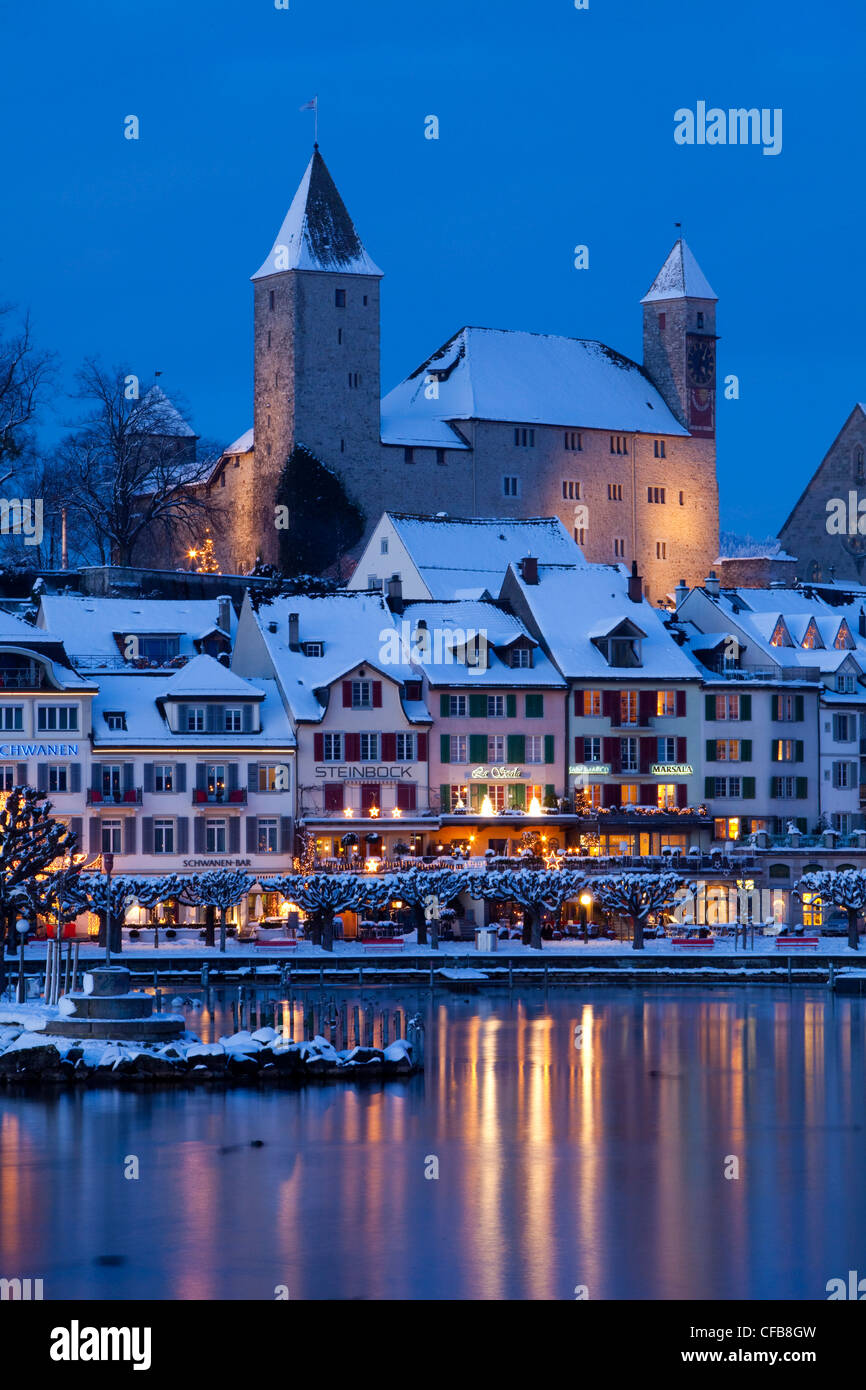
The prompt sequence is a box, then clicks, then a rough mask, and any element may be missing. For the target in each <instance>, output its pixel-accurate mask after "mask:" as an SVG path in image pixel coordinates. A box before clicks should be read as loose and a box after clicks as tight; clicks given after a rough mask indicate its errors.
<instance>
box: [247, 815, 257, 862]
mask: <svg viewBox="0 0 866 1390" xmlns="http://www.w3.org/2000/svg"><path fill="white" fill-rule="evenodd" d="M244 820H245V822H246V827H247V854H255V852H256V841H257V840H258V824H257V822H258V816H244Z"/></svg>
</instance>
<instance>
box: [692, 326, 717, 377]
mask: <svg viewBox="0 0 866 1390" xmlns="http://www.w3.org/2000/svg"><path fill="white" fill-rule="evenodd" d="M686 368H687V370H688V377H689V385H690V386H709V385H710V384H711V383H712V380H713V377H714V375H715V371H716V345H715V343H714V342H713V340H712V338H697V337H694V336H693V335H691V334H690V335H689V338H688V342H687V345H686Z"/></svg>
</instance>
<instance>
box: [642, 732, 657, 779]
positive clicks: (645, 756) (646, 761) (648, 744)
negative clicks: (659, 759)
mask: <svg viewBox="0 0 866 1390" xmlns="http://www.w3.org/2000/svg"><path fill="white" fill-rule="evenodd" d="M657 752H658V747H657V745H656V741H655V739H654V738H642V739H641V740H640V747H639V749H638V757H639V762H640V770H641V772H644V773H646V772H649V770H650V768H651V767H652V765H653V763H654V762H655V760H656V753H657Z"/></svg>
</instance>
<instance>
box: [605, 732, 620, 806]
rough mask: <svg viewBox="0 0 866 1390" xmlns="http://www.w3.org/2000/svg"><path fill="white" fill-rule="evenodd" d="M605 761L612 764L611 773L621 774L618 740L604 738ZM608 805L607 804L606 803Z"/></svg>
mask: <svg viewBox="0 0 866 1390" xmlns="http://www.w3.org/2000/svg"><path fill="white" fill-rule="evenodd" d="M601 746H602V752H603V754H604V761H605V762H606V763H610V770H611V772H619V769H620V765H621V761H622V760H621V758H620V746H619V739H618V738H603V739H602V741H601ZM605 804H606V803H605Z"/></svg>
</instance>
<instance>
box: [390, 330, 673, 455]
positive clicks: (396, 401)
mask: <svg viewBox="0 0 866 1390" xmlns="http://www.w3.org/2000/svg"><path fill="white" fill-rule="evenodd" d="M431 378H432V379H433V380H435V381H436V382H438V393H437V395H436V398H435V399H430V398H429V397H430V395H431V393H430V391H429V384H430V380H431ZM449 420H495V421H514V422H516V423H521V424H528V425H531V424H541V425H569V426H574V427H575V428H579V427H585V428H586V429H612V430H635V431H638V432H643V433H646V434H673V435H685V434H687V433H688V431H687V430H685V429H684V428H683V427H682V425H680V424H679V422H678V421H677V420H676V419H675V418H674V416H673V415H672V414H671V412H670V410H669V409H668V407H667V406H666V405H665V402H664V401H663V399H662V397H661V396H660V395H659V393H658V391H657V390H656V388H655V387H654V386H653V385H652V384H651V383H650V381H649V380H648V378H647V377H646V376H644V374H643V371H642V370H641V368H640V367H639V366H638V365H637V363H636V362H632V361H631V359H630V358H628V357H623V356H622V354H621V353H618V352H614V350H613V349H612V348H609V347H606V346H605V344H604V343H599V342H596V341H595V340H593V339H589V338H559V337H554V336H553V335H552V334H546V333H522V332H514V331H509V330H507V329H498V328H461V330H460V332H459V333H456V334H455V336H454V337H453V338H450V339H449V341H448V342H447V343H445V345H444V346H443V347H441V348H439V350H438V351H437V352H434V353H433V356H432V357H429V358H428V359H427V361H426V362H424V363H422V365H421V366H420V367H418V369H417V370H416V371H414V372H413V373H412V374H411V376H408V377H407V378H406V380H405V381H402V382H401V383H400V385H399V386H395V387H394V390H393V391H389V393H388V395H387V396H385V398H384V400H383V401H382V438H383V440H385V441H386V442H389V443H390V442H397V441H398V439H399V440H400V441H401V442H405V443H417V444H421V443H424V442H426V441H425V438H424V435H425V431H427V432H429V430H430V428H431V425H432V423H433V422H434V421H438V422H440V426H441V423H442V422H444V421H449ZM436 442H437V443H440V442H441V443H443V444H444V443H445V440H444V439H441V440H440V439H439V438H438V437H437V440H436Z"/></svg>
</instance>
